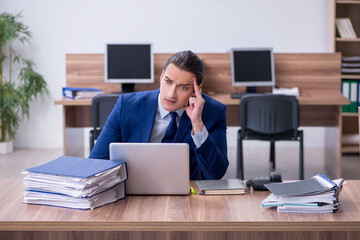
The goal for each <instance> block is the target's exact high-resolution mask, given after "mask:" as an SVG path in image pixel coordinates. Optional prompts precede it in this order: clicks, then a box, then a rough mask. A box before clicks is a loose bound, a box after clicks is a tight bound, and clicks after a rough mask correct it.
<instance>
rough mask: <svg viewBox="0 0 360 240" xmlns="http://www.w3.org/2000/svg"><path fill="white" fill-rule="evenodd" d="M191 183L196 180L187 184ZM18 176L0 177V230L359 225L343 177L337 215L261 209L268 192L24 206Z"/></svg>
mask: <svg viewBox="0 0 360 240" xmlns="http://www.w3.org/2000/svg"><path fill="white" fill-rule="evenodd" d="M191 184H192V186H194V187H195V189H196V190H198V189H197V187H196V186H195V183H194V182H193V181H192V182H191ZM22 191H23V183H22V181H20V180H2V181H0V230H13V231H15V230H18V231H27V230H58V231H62V230H63V231H65V230H78V231H82V230H84V231H86V230H89V231H96V230H100V231H121V230H127V231H129V230H134V231H149V230H150V231H184V230H186V231H192V230H194V231H202V230H211V231H240V230H245V231H288V230H290V229H292V230H293V231H311V230H312V231H321V230H323V231H326V230H328V231H329V230H332V231H354V230H359V229H360V181H357V180H349V181H346V183H345V185H344V187H343V190H342V192H341V194H340V203H341V206H340V207H339V210H338V211H337V212H336V213H322V214H300V213H296V214H294V213H277V211H276V209H275V208H263V207H261V201H262V200H263V199H264V198H265V197H266V196H267V195H268V194H269V192H251V193H250V194H248V195H222V196H204V195H198V194H197V195H189V196H127V197H126V198H125V199H123V200H120V201H117V202H115V203H112V204H108V205H105V206H102V207H99V208H97V209H94V210H75V209H66V208H59V207H50V206H42V205H31V204H25V203H23V202H22V200H23V192H22Z"/></svg>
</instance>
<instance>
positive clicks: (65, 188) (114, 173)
mask: <svg viewBox="0 0 360 240" xmlns="http://www.w3.org/2000/svg"><path fill="white" fill-rule="evenodd" d="M126 179H127V167H126V162H122V161H110V160H103V159H94V158H81V157H71V156H62V157H59V158H56V159H55V160H52V161H50V162H48V163H45V164H43V165H40V166H37V167H33V168H28V169H26V170H25V177H24V185H25V189H24V202H25V203H31V204H43V205H50V206H59V207H67V208H77V209H94V208H96V207H99V206H102V205H104V204H107V203H111V202H115V201H117V200H119V199H123V198H124V197H125V180H126Z"/></svg>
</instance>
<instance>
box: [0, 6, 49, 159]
mask: <svg viewBox="0 0 360 240" xmlns="http://www.w3.org/2000/svg"><path fill="white" fill-rule="evenodd" d="M19 18H21V15H20V14H17V15H13V14H10V13H6V12H5V13H2V14H1V15H0V60H1V61H0V154H4V153H8V152H12V140H13V139H14V137H15V133H16V130H17V128H18V126H19V123H20V121H22V120H23V118H24V117H25V116H26V117H29V103H30V102H31V101H32V100H34V99H36V98H37V97H38V96H42V97H44V96H45V95H47V94H48V89H47V84H46V82H45V80H44V78H43V77H42V76H41V75H40V74H39V73H37V72H36V71H35V70H34V63H33V62H32V61H31V60H29V59H25V58H23V57H22V56H20V55H18V54H17V53H16V51H15V49H14V48H13V44H14V43H15V42H20V43H22V44H24V43H28V42H29V39H30V38H31V33H30V31H29V30H28V26H26V25H25V24H23V23H22V22H20V21H19ZM5 71H6V72H7V74H5ZM15 72H16V73H18V76H17V77H15V78H13V75H14V74H15ZM13 73H14V74H13Z"/></svg>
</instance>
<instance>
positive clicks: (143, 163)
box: [110, 143, 190, 195]
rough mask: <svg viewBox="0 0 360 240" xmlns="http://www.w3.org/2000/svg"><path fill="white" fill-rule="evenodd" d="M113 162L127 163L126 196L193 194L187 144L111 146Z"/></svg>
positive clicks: (114, 144) (122, 144)
mask: <svg viewBox="0 0 360 240" xmlns="http://www.w3.org/2000/svg"><path fill="white" fill-rule="evenodd" d="M110 160H118V161H126V162H127V169H128V179H127V180H126V183H125V184H126V194H130V195H131V194H132V195H186V194H189V192H190V181H189V178H190V176H189V175H190V173H189V171H190V170H189V145H188V144H186V143H111V144H110Z"/></svg>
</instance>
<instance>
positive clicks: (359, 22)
mask: <svg viewBox="0 0 360 240" xmlns="http://www.w3.org/2000/svg"><path fill="white" fill-rule="evenodd" d="M334 4H335V19H336V18H349V19H350V22H351V24H352V26H353V28H354V31H355V33H356V35H357V38H356V39H344V38H341V37H340V35H339V32H338V31H337V29H336V26H335V20H334V27H335V35H334V40H335V43H334V46H335V49H334V50H335V52H341V53H342V56H343V57H344V56H357V57H359V58H360V0H352V1H345V0H336V1H335V2H334ZM358 62H359V63H360V61H358ZM342 79H351V80H354V81H358V82H360V73H359V74H357V73H355V74H345V73H343V74H342ZM342 126H343V127H342V134H343V138H342V139H343V146H342V152H343V153H358V152H359V140H358V139H359V137H358V136H359V135H358V134H359V125H358V114H357V113H343V114H342Z"/></svg>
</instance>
